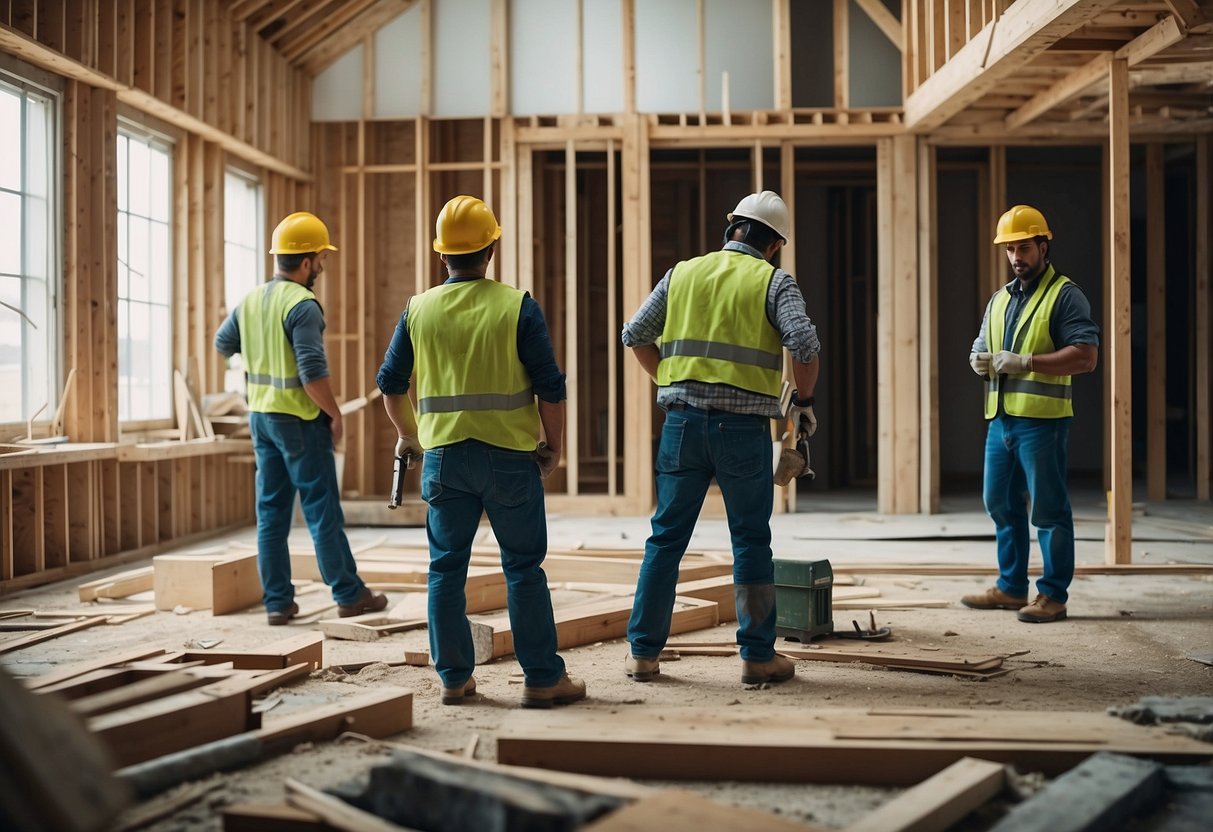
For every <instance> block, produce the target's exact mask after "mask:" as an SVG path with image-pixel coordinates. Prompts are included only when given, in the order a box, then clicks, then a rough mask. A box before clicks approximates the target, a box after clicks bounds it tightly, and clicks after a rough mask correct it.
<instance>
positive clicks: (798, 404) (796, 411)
mask: <svg viewBox="0 0 1213 832" xmlns="http://www.w3.org/2000/svg"><path fill="white" fill-rule="evenodd" d="M813 404H814V401H813V397H812V396H809V397H808V398H807V399H800V398H797V396H796V391H795V390H793V391H792V402H791V405H790V406H789V407H788V418H789V419H791V420H792V427H793V429H794V430H795V431H796V433H797V434H800V433H804V435H805V436H812V435H813V434H815V433H816V432H817V416H816V415H815V414H814V413H813Z"/></svg>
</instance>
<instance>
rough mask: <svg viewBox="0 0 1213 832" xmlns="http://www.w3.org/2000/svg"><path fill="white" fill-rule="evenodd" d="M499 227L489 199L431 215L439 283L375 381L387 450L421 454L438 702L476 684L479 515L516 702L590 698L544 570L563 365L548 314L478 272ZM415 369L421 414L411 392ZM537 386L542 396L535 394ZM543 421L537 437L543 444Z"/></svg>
mask: <svg viewBox="0 0 1213 832" xmlns="http://www.w3.org/2000/svg"><path fill="white" fill-rule="evenodd" d="M500 237H501V227H500V226H499V225H498V224H497V218H496V217H495V216H494V215H493V212H492V210H491V209H490V208H489V206H487V205H486V204H485V203H484V202H482V201H481V200H479V199H477V198H476V197H472V196H457V197H455V198H454V199H452V200H450V201H449V202H447V203H446V205H445V206H443V208H442V211H441V212H440V213H439V214H438V220H437V223H436V236H435V238H434V251H436V252H438V254H439V255H440V256H441V259H442V262H443V263H444V264H445V265H446V268H447V273H448V275H449V276H448V278H447V280H446V282H445V283H443V284H442V285H440V286H435V287H434V288H432V289H430V290H429V291H427V292H424V293H422V294H420V295H415V296H414V297H413V298H411V299H410V300H409V302H408V306H407V307H406V308H405V310H404V314H403V315H401V317H400V322H399V323H398V324H397V325H396V332H395V334H394V335H393V336H392V341H391V343H390V344H389V345H388V348H387V353H386V354H385V355H384V360H383V365H382V366H381V367H380V368H379V374H378V377H377V381H378V384H379V389H380V390H382V391H383V398H384V405H385V406H386V408H387V413H388V417H389V418H390V419H391V420H392V424H394V425H395V426H396V432H397V436H398V437H399V438H398V439H397V441H396V456H398V457H404V456H407V455H413V456H417V455H420V454H422V453H423V451H422V449H423V448H424V449H425V450H424V460H423V462H422V470H421V498H422V499H423V500H425V501H426V502H427V503H428V504H429V511H428V514H427V519H426V536H427V537H428V539H429V544H430V574H429V600H428V604H429V630H430V653H431V654H432V655H433V657H434V667H435V669H436V670H437V671H438V676H439V678H440V679H441V681H442V704H444V705H457V704H460V703H462V702H464V701H466V699H467V698H468V697H469V696H471V695H473V694H474V693H475V692H476V679H475V677H474V676H473V675H472V670H473V669H474V666H475V654H474V650H473V646H472V634H471V628H470V626H469V625H468V621H467V617H466V615H465V610H466V607H467V600H466V595H465V594H464V584H465V581H466V579H467V570H468V561H469V560H470V559H471V553H472V541H473V539H474V538H475V536H476V531H477V527H478V526H479V523H480V518H481V516H482V515H483V514H485V513H487V514H488V517H489V523H490V524H492V527H493V533H494V534H495V535H496V537H497V543H498V545H499V546H500V548H501V566H502V569H503V570H504V571H505V579H506V598H507V604H508V606H509V612H510V627H511V630H512V632H513V636H514V654H515V655H516V656H517V657H518V662H519V664H521V665H522V671H523V675H524V676H525V684H524V686H523V688H522V706H523V707H524V708H548V707H551V706H552V705H565V704H569V703H571V702H575V701H577V700H579V699H584V698H585V682H583V681H581V680H580V679H572V678H570V677H569V675H568V673H566V672H565V666H564V660H563V659H561V657H560V656H559V655H558V654H557V653H556V623H555V620H554V618H553V615H552V599H551V596H550V594H549V593H548V586H547V577H546V576H545V575H544V574H543V569H542V568H541V565H542V564H543V559H544V557H545V556H546V555H547V517H546V515H545V512H544V504H543V483H542V481H541V478H542V477H546V476H547V475H548V474H550V473H551V472H552V470H554V469H555V467H556V464H557V462H558V461H559V459H560V452H561V443H562V441H563V437H564V398H565V388H564V374H563V373H562V372H560V368H559V367H558V366H557V364H556V357H555V354H554V352H553V350H552V342H551V339H550V338H549V336H548V331H547V324H546V322H545V321H544V318H543V312H542V311H541V310H540V308H539V304H537V303H536V302H535V301H534V300H533V299H532V298H531V297H530V295H528V294H527V293H526V292H520V291H518V290H517V289H513V288H511V287H509V286H506V285H504V284H502V283H499V282H497V281H495V280H488V279H486V278H485V274H486V273H487V271H488V268H489V263H490V262H491V261H492V259H493V252H494V250H495V249H496V241H497V240H498V239H499V238H500ZM414 372H415V373H416V394H417V414H414V412H413V408H412V405H411V404H410V402H409V399H408V397H407V395H406V393H407V392H408V389H409V377H410V376H412V375H413V374H414ZM536 397H538V403H536ZM540 423H542V425H543V432H544V435H545V437H546V445H540V444H538V439H539V426H540Z"/></svg>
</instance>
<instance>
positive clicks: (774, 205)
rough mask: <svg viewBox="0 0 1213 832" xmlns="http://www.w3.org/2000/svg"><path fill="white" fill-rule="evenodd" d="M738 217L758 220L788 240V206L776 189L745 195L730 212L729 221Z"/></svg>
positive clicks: (784, 239)
mask: <svg viewBox="0 0 1213 832" xmlns="http://www.w3.org/2000/svg"><path fill="white" fill-rule="evenodd" d="M738 217H741V218H744V219H750V220H758V221H759V222H760V223H762V224H763V225H766V226H769V227H770V228H771V230H772V231H774V232H775V233H776V234H778V235H779V236H780V237H782V238H783V241H784V242H785V243H786V242H787V241H788V206H787V203H785V202H784V201H783V199H782V198H781V197H780V196H779V194H777V193H775V192H774V191H762V192H761V193H757V194H750V195H749V196H746V197H743V198H742V200H741V202H738V203H737V207H736V208H734V209H733V213H731V214H729V222H733V221H734V220H735V219H737V218H738Z"/></svg>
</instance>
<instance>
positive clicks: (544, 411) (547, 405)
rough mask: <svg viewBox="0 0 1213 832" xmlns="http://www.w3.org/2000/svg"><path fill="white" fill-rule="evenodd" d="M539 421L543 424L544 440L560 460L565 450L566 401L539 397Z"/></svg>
mask: <svg viewBox="0 0 1213 832" xmlns="http://www.w3.org/2000/svg"><path fill="white" fill-rule="evenodd" d="M539 421H540V423H541V424H542V425H543V441H544V442H546V443H547V446H548V448H549V449H551V451H552V453H554V454H555V455H556V459H557V460H559V459H560V454H561V452H562V451H564V402H545V401H544V400H543V399H539Z"/></svg>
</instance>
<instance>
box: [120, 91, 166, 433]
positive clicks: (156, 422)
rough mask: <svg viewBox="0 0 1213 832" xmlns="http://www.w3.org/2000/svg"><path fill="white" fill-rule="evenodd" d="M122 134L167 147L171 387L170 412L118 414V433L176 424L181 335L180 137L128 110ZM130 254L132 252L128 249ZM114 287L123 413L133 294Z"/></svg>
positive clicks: (121, 124)
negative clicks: (125, 315) (125, 323)
mask: <svg viewBox="0 0 1213 832" xmlns="http://www.w3.org/2000/svg"><path fill="white" fill-rule="evenodd" d="M123 136H125V137H126V138H127V139H128V141H129V140H130V139H132V138H134V139H136V140H138V141H143V142H146V143H147V144H149V145H153V146H155V145H158V146H159V149H163V150H165V151H166V152H167V155H168V195H167V209H168V219H167V220H166V221H165V225H166V226H167V230H168V302H167V303H166V304H164V306H165V307H166V308H167V310H168V342H167V343H166V344H165V349H166V350H167V352H168V354H169V356H171V357H170V359H169V373H168V378H167V379H166V383H167V385H168V389H169V413H168V415H167V416H155V417H152V418H143V419H132V418H125V419H124V418H122V417H121V415H120V416H119V418H118V432H119V434H124V433H137V432H139V431H146V430H158V429H161V428H172V427H175V426H176V424H177V415H176V413H175V412H174V407H175V405H174V402H175V394H174V392H173V383H174V382H173V370H174V369H178V368H177V367H176V356H177V340H176V339H177V336H178V332H177V324H178V323H179V322H178V320H177V314H176V311H175V307H174V304H175V302H176V301H177V289H178V286H177V273H176V269H177V262H176V258H177V251H176V246H177V242H178V240H177V208H178V206H177V188H176V166H177V164H178V160H177V157H176V153H177V146H178V141H177V138H176V137H175V136H173V135H171V134H170V133H167V132H165V131H164V130H159V129H157V128H156V127H154V126H152V125H150V124H148V123H147V122H146V121H145V120H144V119H142V118H140V117H135V116H132V115H130V114H128V113H127V112H125V111H123V112H119V113H118V116H117V125H116V136H115V142H116V143H117V142H118V140H119V139H121V138H122V137H123ZM114 166H115V175H116V174H117V166H118V160H117V158H116V157H115V159H114ZM128 175H129V172H128ZM118 187H119V188H120V187H122V186H121V185H120V184H119V185H118ZM121 210H122V209H120V208H119V209H117V210H116V212H115V217H114V224H115V229H117V227H118V226H119V222H118V214H119V213H121ZM127 213H128V214H129V206H128V210H127ZM157 222H158V220H157ZM128 233H129V230H128ZM120 245H121V244H120V242H119V243H118V247H116V249H115V269H117V270H118V274H119V275H120V273H121V263H120V262H119V261H118V259H117V250H118V248H120ZM128 256H129V252H128ZM118 282H119V283H120V282H121V279H120V277H119V278H118ZM115 288H116V291H115V295H114V310H115V315H116V317H115V330H114V332H115V336H116V338H117V340H116V345H117V348H118V351H119V356H118V361H119V367H118V371H117V374H116V376H115V383H116V384H117V391H116V393H117V397H118V411H119V414H121V412H122V381H121V379H122V370H121V366H120V365H121V349H122V339H121V337H118V336H119V334H120V329H119V327H120V326H121V321H120V320H119V318H118V317H117V316H120V315H121V305H122V303H123V302H126V303H130V298H129V297H127V298H124V297H123V296H122V295H121V294H120V293H119V290H118V289H117V287H115ZM137 302H140V303H146V301H143V300H139V301H137ZM157 305H159V304H157Z"/></svg>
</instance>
